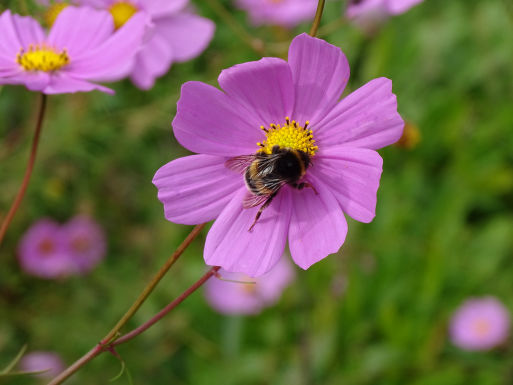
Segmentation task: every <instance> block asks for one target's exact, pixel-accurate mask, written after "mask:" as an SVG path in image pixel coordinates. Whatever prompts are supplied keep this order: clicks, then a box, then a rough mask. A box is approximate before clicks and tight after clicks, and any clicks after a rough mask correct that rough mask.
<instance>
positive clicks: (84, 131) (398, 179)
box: [0, 0, 513, 385]
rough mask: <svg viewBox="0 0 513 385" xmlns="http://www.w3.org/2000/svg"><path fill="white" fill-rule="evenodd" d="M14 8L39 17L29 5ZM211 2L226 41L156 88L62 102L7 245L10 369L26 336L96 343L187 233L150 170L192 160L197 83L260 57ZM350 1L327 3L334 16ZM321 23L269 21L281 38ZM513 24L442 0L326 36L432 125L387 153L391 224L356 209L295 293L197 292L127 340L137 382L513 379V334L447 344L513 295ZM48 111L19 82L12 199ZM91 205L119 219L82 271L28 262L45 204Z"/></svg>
mask: <svg viewBox="0 0 513 385" xmlns="http://www.w3.org/2000/svg"><path fill="white" fill-rule="evenodd" d="M27 3H29V7H31V4H30V3H31V2H30V1H28V2H27ZM9 4H11V5H12V9H17V10H18V11H21V9H20V8H19V7H20V5H21V4H22V3H21V2H19V1H18V0H16V1H14V0H13V1H7V5H9ZM226 4H228V2H226ZM7 5H4V3H3V4H2V6H0V7H4V8H7ZM195 5H196V6H197V8H198V10H199V12H200V13H201V14H203V15H205V16H208V17H211V18H213V19H214V20H216V22H217V31H216V35H215V38H214V40H213V42H212V44H211V45H210V47H209V48H208V49H207V51H206V52H205V53H204V54H203V55H202V56H201V57H200V58H198V59H196V60H194V61H191V62H188V63H184V64H176V65H174V66H173V68H172V70H171V71H170V72H169V74H168V75H166V76H165V77H164V78H162V79H161V80H159V81H158V82H157V85H156V87H155V88H153V89H152V90H151V91H150V92H141V91H138V90H137V89H135V88H134V87H133V86H132V85H131V84H130V83H129V82H123V83H120V84H117V85H115V86H114V87H115V89H116V91H117V94H116V96H108V95H103V94H100V93H98V92H94V93H90V94H78V95H62V96H55V97H53V96H52V97H51V98H50V100H49V103H50V106H49V107H50V108H49V114H48V119H47V120H46V123H45V126H44V129H43V137H42V141H41V145H40V152H39V154H38V160H37V165H36V169H35V173H34V176H33V179H32V182H31V185H30V188H29V191H28V194H27V196H26V198H25V200H24V203H23V206H22V209H21V210H20V211H19V213H18V215H17V216H16V218H15V220H14V222H13V224H12V226H11V228H10V231H9V233H8V235H7V238H6V241H5V244H4V245H3V246H2V249H1V250H0V263H1V268H0V367H2V366H3V363H5V364H7V363H8V362H9V361H10V359H11V358H12V357H14V356H15V355H16V353H17V351H18V350H19V349H20V347H21V346H22V345H23V344H28V345H29V350H30V349H31V350H53V351H56V352H58V353H60V354H61V355H62V356H63V357H64V359H65V360H66V361H67V362H68V363H71V362H72V361H73V360H74V359H76V358H78V357H79V356H80V355H82V354H83V353H85V352H86V351H87V350H89V349H90V348H91V347H92V346H93V345H94V344H95V343H96V342H98V340H99V339H100V338H101V337H102V336H103V335H104V334H105V333H106V332H107V330H109V329H110V328H111V327H112V326H113V325H114V323H115V322H116V321H117V319H118V318H119V317H120V315H121V314H122V313H123V312H124V310H126V309H127V308H128V306H129V305H130V303H131V302H132V301H133V300H134V299H135V297H136V295H137V294H138V293H139V291H140V290H141V289H142V287H143V286H144V284H145V282H147V281H148V279H149V278H150V277H151V275H152V274H153V273H154V272H155V271H156V270H157V269H158V267H159V265H160V264H162V262H163V261H164V260H165V258H166V257H167V256H168V255H169V254H170V253H171V252H172V251H173V250H174V248H175V247H176V246H177V245H178V244H179V243H180V242H181V240H182V239H183V238H184V237H185V236H186V234H187V232H188V231H189V228H188V227H187V226H179V225H175V224H172V223H169V222H167V221H166V220H165V219H164V217H163V213H162V206H161V204H160V202H159V201H158V200H157V199H156V189H155V188H154V186H153V185H152V184H151V179H152V177H153V174H154V172H155V171H156V170H157V169H158V168H159V167H160V166H161V165H163V164H164V163H166V162H168V161H170V160H172V159H175V158H177V157H179V156H183V155H185V154H187V151H186V150H184V149H183V148H180V147H179V145H178V144H177V142H176V140H175V139H174V137H173V136H172V132H171V126H170V123H171V120H172V118H173V115H174V113H175V109H176V107H175V106H176V101H177V99H178V97H179V90H180V86H181V84H182V83H183V82H185V81H188V80H200V81H205V82H209V83H211V84H215V83H216V78H217V75H218V73H219V72H220V70H221V69H223V68H226V67H229V66H231V65H234V64H236V63H239V62H244V61H249V60H255V59H258V57H257V56H256V55H255V53H254V52H252V51H251V50H250V49H249V48H248V47H246V46H245V45H243V43H241V42H240V41H239V40H238V39H237V38H236V37H235V36H234V35H233V33H232V32H231V30H230V29H228V27H227V26H226V25H225V24H223V23H221V22H219V20H217V19H216V16H215V15H214V14H213V13H212V11H211V10H210V9H209V8H208V6H207V5H206V4H204V2H202V1H196V2H195ZM341 6H342V5H341V3H340V1H332V2H328V5H327V9H326V14H325V20H324V24H326V23H329V22H330V21H332V20H335V19H336V18H337V17H338V16H339V15H340V12H341V11H340V10H341ZM32 7H33V5H32ZM31 9H35V8H31ZM233 12H234V14H235V17H236V18H237V19H239V20H240V21H241V22H244V21H245V15H244V14H242V13H241V12H239V11H235V10H233ZM248 28H249V27H248ZM307 29H308V26H307V25H304V26H302V27H299V28H298V29H297V30H296V31H293V32H290V35H289V33H287V32H284V31H281V30H277V29H273V28H263V29H256V30H252V31H251V32H252V33H253V34H255V35H256V36H259V37H261V38H263V39H264V40H265V41H266V42H277V41H286V40H290V38H291V37H292V36H293V35H294V34H295V33H299V32H303V31H306V30H307ZM512 36H513V14H512V8H511V7H510V6H509V3H508V1H507V0H505V1H502V0H488V1H478V0H454V1H446V0H429V1H425V3H424V4H422V5H420V6H418V7H415V8H413V9H412V10H411V11H410V12H408V13H406V14H404V15H401V16H399V17H396V18H393V19H391V20H390V21H389V22H388V23H387V24H386V25H385V26H384V27H383V28H382V30H381V31H380V32H379V33H378V34H377V35H376V36H374V37H373V38H369V39H368V38H365V37H364V36H363V35H362V34H361V33H360V32H359V31H358V30H357V29H355V28H354V27H352V26H350V25H345V26H342V27H341V28H340V29H339V30H337V31H335V32H333V33H331V34H330V35H328V36H326V37H325V38H326V39H327V40H328V41H329V42H331V43H333V44H336V45H338V46H340V47H341V48H342V49H343V50H344V52H345V53H346V55H347V56H348V59H349V61H350V64H351V66H352V72H353V74H354V76H353V77H352V78H351V80H350V83H349V88H350V89H352V90H354V89H356V88H358V87H359V86H361V85H363V84H364V83H365V82H367V81H369V80H371V79H373V78H375V77H379V76H386V77H389V78H391V79H392V80H393V84H394V92H395V93H396V94H397V97H398V103H399V111H400V113H401V114H402V116H403V117H404V118H405V119H406V120H408V121H411V122H414V123H415V124H417V125H418V126H419V127H420V130H421V133H422V140H421V142H420V144H419V145H418V146H417V147H416V148H415V149H413V150H404V149H400V148H397V147H391V148H387V149H384V150H383V151H380V153H381V154H382V156H383V158H384V161H385V162H384V172H383V177H382V182H381V187H380V190H379V192H378V207H377V216H376V219H375V220H374V221H373V222H372V223H371V224H360V223H357V222H355V221H353V220H350V221H349V235H348V238H347V241H346V243H345V244H344V246H343V247H342V249H341V250H340V252H339V253H338V254H337V255H332V256H330V257H328V258H326V259H325V260H323V261H322V262H320V263H318V264H316V265H315V266H313V267H312V268H311V269H310V270H308V271H306V272H303V271H298V274H297V280H296V282H295V283H294V285H292V286H291V287H290V288H288V289H287V290H286V292H285V293H284V295H283V298H282V300H281V301H280V303H279V304H278V305H277V306H275V307H272V308H269V309H267V310H265V311H264V312H263V313H262V314H261V315H260V316H257V317H240V318H239V317H235V318H233V317H232V318H230V317H224V316H221V315H218V314H216V313H215V312H214V311H213V310H211V309H210V308H209V307H208V305H207V304H206V303H205V300H204V299H203V297H202V295H201V294H195V295H194V296H192V297H191V298H189V299H188V300H187V301H186V302H185V303H184V304H183V305H181V306H180V307H179V308H178V309H177V310H176V311H175V312H173V313H172V314H171V315H170V316H168V317H167V318H165V319H164V321H162V322H161V323H159V324H158V325H156V326H155V327H154V328H152V329H151V330H150V331H148V332H147V333H146V334H144V335H143V336H140V337H138V338H137V339H136V340H134V341H132V342H130V343H128V344H126V345H124V346H121V347H120V348H119V353H120V354H121V355H122V356H123V358H124V359H125V361H126V363H127V366H128V368H129V370H130V372H131V374H132V376H133V380H134V383H135V384H152V385H160V384H162V385H164V384H165V385H168V384H176V385H181V384H197V385H202V384H226V385H231V384H233V385H235V384H245V385H252V384H255V385H257V384H273V385H280V384H287V385H288V384H323V385H339V384H344V385H366V384H369V385H370V384H379V385H396V384H408V385H439V384H440V385H460V384H461V385H464V384H469V383H472V384H479V385H499V384H505V385H506V384H510V383H511V375H512V373H513V354H512V353H513V351H512V346H511V344H507V345H506V346H505V347H504V348H501V349H498V350H495V351H492V352H488V353H467V352H462V351H460V350H458V349H456V348H455V347H453V346H451V344H450V343H449V341H448V340H447V322H448V319H449V317H450V315H451V313H452V311H453V310H454V309H455V307H456V306H458V305H459V304H460V303H461V302H462V301H463V300H465V299H466V298H467V297H469V296H479V295H488V294H490V295H495V296H498V297H499V298H500V299H501V300H503V301H504V303H505V304H506V306H508V307H509V309H513V299H512V296H511V293H512V292H513V280H512V279H511V277H512V272H513V152H512V149H513V133H512V129H513V108H512V98H513V65H512V63H513V39H512V38H511V37H512ZM36 106H37V95H35V94H33V93H30V92H28V91H27V90H25V89H24V88H22V87H13V86H7V87H4V88H2V89H1V92H0V116H1V117H2V119H1V120H0V138H1V139H0V186H2V193H1V194H0V211H2V212H5V210H7V207H8V206H9V204H10V202H11V200H12V198H13V197H14V195H15V193H16V191H17V188H18V186H19V183H20V181H21V177H22V174H23V171H24V167H25V162H26V159H27V156H28V150H29V146H30V139H31V134H32V130H33V125H34V120H35V113H36ZM78 212H82V213H89V214H90V215H93V216H94V217H95V218H97V219H98V221H99V222H100V223H101V224H102V225H103V226H104V227H105V229H106V231H107V233H108V237H109V252H108V256H107V258H106V260H105V262H104V263H102V264H101V265H100V266H99V267H98V268H97V269H96V270H95V271H94V272H93V273H92V274H91V275H89V276H87V277H83V278H74V279H69V280H65V281H44V280H39V279H35V278H32V277H29V276H27V275H24V274H22V272H21V271H20V268H19V266H18V264H17V260H16V247H17V242H18V241H19V239H20V237H21V235H22V234H23V233H24V231H26V229H27V228H28V227H29V226H30V225H31V223H33V222H34V221H36V220H37V219H38V218H40V217H43V216H48V217H52V218H54V219H56V220H60V221H66V220H67V219H68V218H70V217H72V216H73V215H75V214H76V213H78ZM205 234H206V233H205ZM205 234H204V235H205ZM203 242H204V236H203V237H202V238H200V239H198V241H197V242H195V243H194V244H193V246H192V247H191V248H190V249H189V250H188V251H187V252H186V253H185V255H184V256H183V257H182V259H181V260H180V262H179V263H178V264H177V265H176V266H175V267H174V268H173V269H172V270H171V272H170V273H169V275H168V276H167V277H166V278H165V279H164V281H163V282H162V284H161V285H160V286H159V288H158V289H157V291H156V293H155V294H154V295H153V296H152V297H151V298H150V300H149V301H148V302H147V303H146V304H145V305H144V307H143V308H142V309H141V311H140V312H139V313H138V314H137V315H136V317H135V318H134V319H133V320H132V321H131V322H130V323H129V325H128V326H130V327H134V326H136V325H138V324H140V323H141V322H144V321H145V320H146V319H148V318H149V317H151V316H152V315H153V314H154V313H155V312H157V311H158V310H159V309H160V308H162V307H163V306H164V305H166V304H167V303H168V302H169V301H171V300H172V299H173V298H174V297H175V296H177V295H178V294H179V293H181V292H182V291H183V290H184V289H185V288H186V287H188V286H189V285H190V284H191V283H192V282H194V281H195V280H196V279H197V277H199V276H200V274H202V272H203V271H204V269H205V267H204V263H203V258H202V247H203ZM336 287H345V290H344V291H343V293H340V292H339V290H335V289H336ZM118 371H119V363H118V362H117V361H116V359H115V358H114V357H112V356H109V355H103V356H101V357H99V358H98V359H96V360H95V361H93V362H92V363H90V364H89V365H88V366H87V367H85V368H84V369H83V370H82V371H81V372H80V373H79V374H78V375H77V376H76V378H75V381H74V382H73V383H75V384H107V383H108V380H109V379H110V378H112V377H114V376H115V375H116V374H117V373H118ZM10 381H11V382H8V383H13V384H18V383H19V384H35V383H37V382H36V381H35V380H33V379H28V378H26V379H21V378H20V379H16V380H12V379H11V380H10ZM0 382H1V380H0ZM6 383H7V382H6ZM70 383H72V382H71V381H70ZM118 383H128V381H127V379H126V377H122V378H121V379H119V380H118Z"/></svg>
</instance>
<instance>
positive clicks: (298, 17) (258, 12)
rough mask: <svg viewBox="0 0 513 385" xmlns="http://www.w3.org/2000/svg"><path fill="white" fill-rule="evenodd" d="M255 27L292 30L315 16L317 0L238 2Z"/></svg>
mask: <svg viewBox="0 0 513 385" xmlns="http://www.w3.org/2000/svg"><path fill="white" fill-rule="evenodd" d="M236 4H237V6H238V7H239V8H241V9H243V10H245V11H247V12H248V14H249V18H250V21H251V22H252V23H253V24H254V25H264V24H267V25H269V24H270V25H281V26H284V27H288V28H292V27H295V26H296V25H298V24H299V23H301V22H303V21H310V20H312V19H313V17H314V15H315V10H316V8H317V0H236Z"/></svg>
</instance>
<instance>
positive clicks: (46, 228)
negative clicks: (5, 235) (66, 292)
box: [18, 217, 106, 279]
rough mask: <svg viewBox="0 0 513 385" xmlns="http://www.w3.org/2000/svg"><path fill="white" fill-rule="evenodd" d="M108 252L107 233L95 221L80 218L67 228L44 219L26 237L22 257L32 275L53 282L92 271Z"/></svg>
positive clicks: (23, 267) (26, 269)
mask: <svg viewBox="0 0 513 385" xmlns="http://www.w3.org/2000/svg"><path fill="white" fill-rule="evenodd" d="M105 249H106V242H105V237H104V235H103V232H102V230H101V228H100V227H99V226H98V224H96V223H95V222H93V221H92V220H91V219H88V218H85V217H76V218H75V219H73V220H71V221H70V222H68V223H67V224H64V225H59V224H58V223H55V222H53V221H51V220H48V219H42V220H40V221H38V222H36V224H34V225H33V226H32V227H31V228H30V229H29V230H28V231H27V233H26V234H25V235H24V236H23V238H22V240H21V241H20V245H19V250H18V257H19V261H20V265H21V267H22V269H23V270H24V271H25V272H27V273H28V274H31V275H35V276H37V277H41V278H46V279H53V278H63V277H67V276H70V275H76V274H85V273H87V272H89V271H91V269H92V268H93V267H95V266H96V265H97V264H98V262H100V261H101V260H102V259H103V257H104V256H105Z"/></svg>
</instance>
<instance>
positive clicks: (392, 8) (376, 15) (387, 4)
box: [346, 0, 423, 23]
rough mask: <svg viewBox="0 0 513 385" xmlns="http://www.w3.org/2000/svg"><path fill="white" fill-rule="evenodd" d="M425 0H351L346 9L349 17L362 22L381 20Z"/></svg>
mask: <svg viewBox="0 0 513 385" xmlns="http://www.w3.org/2000/svg"><path fill="white" fill-rule="evenodd" d="M422 1H423V0H350V1H349V4H348V6H347V9H346V16H347V18H349V19H356V20H357V21H361V22H364V23H365V22H368V21H380V20H383V19H386V18H387V17H388V16H394V15H399V14H401V13H404V12H406V11H407V10H409V9H410V8H411V7H413V6H414V5H417V4H419V3H421V2H422Z"/></svg>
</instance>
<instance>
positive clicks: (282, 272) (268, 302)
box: [205, 257, 295, 315]
mask: <svg viewBox="0 0 513 385" xmlns="http://www.w3.org/2000/svg"><path fill="white" fill-rule="evenodd" d="M219 274H220V276H221V277H222V279H211V280H209V281H208V282H207V283H206V285H205V297H206V299H207V301H208V303H209V304H210V306H212V308H214V309H215V310H217V311H218V312H219V313H222V314H232V315H235V314H258V313H260V312H261V311H262V310H263V309H264V308H266V307H268V306H272V305H274V304H275V303H276V302H277V301H278V300H279V299H280V297H281V294H282V293H283V290H285V289H286V288H287V286H289V285H290V283H291V282H292V280H293V279H294V276H295V275H294V270H293V268H292V265H291V264H290V262H289V260H288V259H287V258H285V257H284V258H281V259H280V261H279V262H278V263H277V264H276V266H274V268H273V269H272V270H271V271H269V272H268V273H267V274H264V275H263V276H261V277H258V278H251V277H248V276H247V275H245V274H240V273H230V272H227V271H225V270H222V269H221V270H219ZM227 280H231V281H237V282H230V281H227Z"/></svg>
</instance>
